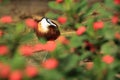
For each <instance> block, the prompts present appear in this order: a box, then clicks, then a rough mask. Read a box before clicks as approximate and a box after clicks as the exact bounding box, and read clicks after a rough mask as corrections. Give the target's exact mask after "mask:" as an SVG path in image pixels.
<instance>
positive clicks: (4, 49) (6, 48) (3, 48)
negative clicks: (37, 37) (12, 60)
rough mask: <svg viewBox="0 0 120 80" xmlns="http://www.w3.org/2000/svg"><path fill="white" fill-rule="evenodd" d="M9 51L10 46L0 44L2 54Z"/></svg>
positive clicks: (0, 53)
mask: <svg viewBox="0 0 120 80" xmlns="http://www.w3.org/2000/svg"><path fill="white" fill-rule="evenodd" d="M8 52H9V50H8V47H7V46H5V45H0V55H6V54H7V53H8Z"/></svg>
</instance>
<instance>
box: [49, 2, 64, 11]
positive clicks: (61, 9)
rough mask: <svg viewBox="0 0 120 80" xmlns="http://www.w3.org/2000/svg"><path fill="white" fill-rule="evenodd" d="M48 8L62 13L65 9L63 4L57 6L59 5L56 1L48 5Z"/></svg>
mask: <svg viewBox="0 0 120 80" xmlns="http://www.w3.org/2000/svg"><path fill="white" fill-rule="evenodd" d="M48 6H49V7H50V8H52V9H55V10H60V11H63V10H64V8H63V6H62V5H61V4H57V3H55V2H54V1H51V2H49V3H48Z"/></svg>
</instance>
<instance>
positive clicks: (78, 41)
mask: <svg viewBox="0 0 120 80" xmlns="http://www.w3.org/2000/svg"><path fill="white" fill-rule="evenodd" d="M70 43H71V44H70V46H71V47H78V46H80V45H81V44H82V39H81V38H80V36H73V37H72V38H71V39H70Z"/></svg>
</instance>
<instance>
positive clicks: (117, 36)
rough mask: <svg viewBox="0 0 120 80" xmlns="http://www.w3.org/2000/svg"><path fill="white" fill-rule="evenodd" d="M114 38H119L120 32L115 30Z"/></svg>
mask: <svg viewBox="0 0 120 80" xmlns="http://www.w3.org/2000/svg"><path fill="white" fill-rule="evenodd" d="M115 38H116V39H119V40H120V33H118V32H116V33H115Z"/></svg>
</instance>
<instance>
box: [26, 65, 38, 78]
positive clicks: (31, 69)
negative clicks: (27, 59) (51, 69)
mask: <svg viewBox="0 0 120 80" xmlns="http://www.w3.org/2000/svg"><path fill="white" fill-rule="evenodd" d="M37 73H38V70H37V68H36V67H35V66H31V65H28V66H27V67H26V69H25V74H26V75H27V76H28V77H34V76H36V75H37Z"/></svg>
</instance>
